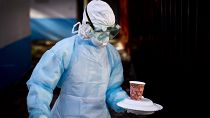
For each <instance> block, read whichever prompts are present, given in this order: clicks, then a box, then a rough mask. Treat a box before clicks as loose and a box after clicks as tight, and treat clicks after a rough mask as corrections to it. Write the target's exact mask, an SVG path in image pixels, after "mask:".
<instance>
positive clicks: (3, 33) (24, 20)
mask: <svg viewBox="0 0 210 118" xmlns="http://www.w3.org/2000/svg"><path fill="white" fill-rule="evenodd" d="M0 15H1V16H0V17H1V18H0V48H2V47H4V46H6V45H8V44H10V43H13V42H15V41H17V40H19V39H22V38H23V37H26V36H28V35H29V34H30V27H29V1H28V0H1V1H0Z"/></svg>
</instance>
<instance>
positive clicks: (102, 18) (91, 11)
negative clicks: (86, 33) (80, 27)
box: [82, 0, 115, 29]
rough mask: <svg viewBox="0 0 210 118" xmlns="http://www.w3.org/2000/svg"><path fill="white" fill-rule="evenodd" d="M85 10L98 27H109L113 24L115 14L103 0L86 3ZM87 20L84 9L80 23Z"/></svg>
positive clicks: (84, 22)
mask: <svg viewBox="0 0 210 118" xmlns="http://www.w3.org/2000/svg"><path fill="white" fill-rule="evenodd" d="M87 12H88V15H89V17H90V20H91V22H92V23H93V25H94V26H95V27H96V28H98V29H103V28H104V27H111V26H114V24H115V15H114V12H113V10H112V8H111V7H110V6H109V5H108V4H107V3H106V2H104V1H101V0H92V1H90V2H89V3H88V5H87ZM86 22H88V19H87V16H86V13H85V10H84V12H83V19H82V24H86Z"/></svg>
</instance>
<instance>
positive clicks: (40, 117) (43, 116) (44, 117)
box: [38, 115, 47, 118]
mask: <svg viewBox="0 0 210 118" xmlns="http://www.w3.org/2000/svg"><path fill="white" fill-rule="evenodd" d="M38 118H47V116H45V115H40V116H39V117H38Z"/></svg>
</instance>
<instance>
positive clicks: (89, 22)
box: [85, 7, 95, 30]
mask: <svg viewBox="0 0 210 118" xmlns="http://www.w3.org/2000/svg"><path fill="white" fill-rule="evenodd" d="M85 13H86V16H87V18H88V22H86V24H89V25H90V26H91V27H92V28H93V30H95V27H94V25H93V23H92V22H91V20H90V17H89V15H88V13H87V7H86V8H85Z"/></svg>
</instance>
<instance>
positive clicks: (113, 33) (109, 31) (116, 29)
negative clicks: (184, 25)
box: [85, 7, 120, 39]
mask: <svg viewBox="0 0 210 118" xmlns="http://www.w3.org/2000/svg"><path fill="white" fill-rule="evenodd" d="M85 12H86V16H87V18H88V21H89V22H86V24H89V25H90V26H91V28H92V29H93V30H94V31H95V32H100V33H101V34H100V36H99V37H100V38H103V37H107V36H109V39H113V38H114V37H115V36H116V35H117V34H118V33H119V31H120V25H118V24H115V25H114V26H113V27H107V29H106V31H103V30H97V29H96V28H95V27H94V25H93V23H92V22H91V20H90V17H89V15H88V13H87V7H86V8H85Z"/></svg>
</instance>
